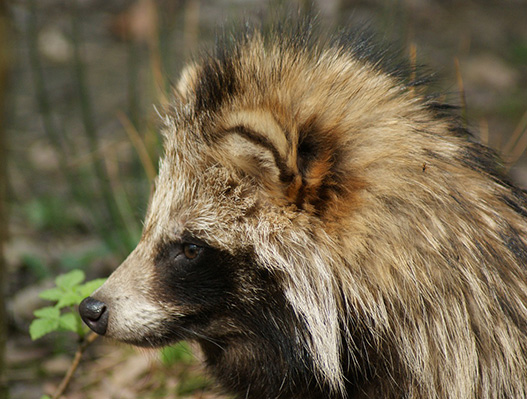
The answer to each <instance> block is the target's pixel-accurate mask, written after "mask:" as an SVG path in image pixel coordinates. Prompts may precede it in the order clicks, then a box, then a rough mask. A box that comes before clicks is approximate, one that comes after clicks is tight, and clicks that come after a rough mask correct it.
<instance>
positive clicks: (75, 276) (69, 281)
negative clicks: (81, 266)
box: [55, 269, 85, 290]
mask: <svg viewBox="0 0 527 399" xmlns="http://www.w3.org/2000/svg"><path fill="white" fill-rule="evenodd" d="M84 278H85V274H84V272H83V271H82V270H78V269H75V270H72V271H71V272H69V273H66V274H62V275H60V276H58V277H57V278H56V279H55V283H56V284H57V287H59V288H62V289H64V290H68V289H71V288H73V287H75V286H76V285H79V284H80V283H82V282H83V281H84Z"/></svg>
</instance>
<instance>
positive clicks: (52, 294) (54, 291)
mask: <svg viewBox="0 0 527 399" xmlns="http://www.w3.org/2000/svg"><path fill="white" fill-rule="evenodd" d="M62 295H64V291H63V290H61V289H60V288H50V289H49V290H45V291H42V292H41V293H40V294H38V296H39V297H40V298H42V299H46V300H48V301H55V302H56V301H58V300H59V299H60V298H62Z"/></svg>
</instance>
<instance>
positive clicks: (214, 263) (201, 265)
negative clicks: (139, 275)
mask: <svg viewBox="0 0 527 399" xmlns="http://www.w3.org/2000/svg"><path fill="white" fill-rule="evenodd" d="M154 263H155V265H154V266H155V267H154V269H155V275H156V277H155V287H154V292H155V293H156V295H158V296H160V297H161V298H162V299H163V300H165V301H167V302H171V303H174V304H176V305H178V304H179V305H188V306H195V305H199V308H200V309H202V308H203V306H205V307H207V308H208V307H211V308H213V307H216V306H218V305H220V304H221V303H224V302H225V301H226V299H227V298H228V297H229V296H230V294H231V293H232V291H233V286H234V282H233V280H234V278H233V275H234V267H235V265H236V263H237V262H236V258H235V257H234V256H233V255H231V254H229V253H227V252H225V251H222V250H219V249H216V248H213V247H211V246H210V245H207V244H206V243H204V242H203V241H201V240H198V239H194V238H192V237H188V236H183V237H182V239H181V240H178V241H173V242H167V243H164V244H162V245H160V246H158V248H157V253H156V257H155V260H154Z"/></svg>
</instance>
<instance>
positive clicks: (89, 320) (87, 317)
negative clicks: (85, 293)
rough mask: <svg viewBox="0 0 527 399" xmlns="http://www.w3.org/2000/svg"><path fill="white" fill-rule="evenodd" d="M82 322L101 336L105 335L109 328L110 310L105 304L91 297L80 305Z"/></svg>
mask: <svg viewBox="0 0 527 399" xmlns="http://www.w3.org/2000/svg"><path fill="white" fill-rule="evenodd" d="M79 313H80V315H81V318H82V320H83V321H84V322H85V323H86V324H87V325H88V327H90V328H91V329H92V330H93V331H95V332H96V333H97V334H99V335H104V334H105V333H106V329H107V328H108V317H109V313H110V312H109V310H108V306H106V304H105V303H104V302H101V301H99V300H97V299H95V298H92V297H91V296H89V297H88V298H85V299H84V300H83V301H82V302H81V303H80V305H79Z"/></svg>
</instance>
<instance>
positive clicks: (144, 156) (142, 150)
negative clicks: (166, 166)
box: [117, 112, 157, 183]
mask: <svg viewBox="0 0 527 399" xmlns="http://www.w3.org/2000/svg"><path fill="white" fill-rule="evenodd" d="M117 118H118V119H119V121H120V122H121V124H122V125H123V127H124V130H125V132H126V134H127V135H128V138H129V139H130V141H131V142H132V145H133V146H134V148H135V151H136V152H137V155H138V156H139V159H140V161H141V164H142V165H143V169H144V171H145V173H146V176H147V177H148V181H149V182H150V183H151V182H152V181H153V180H154V179H155V177H156V174H157V173H156V167H155V166H154V162H153V161H152V158H150V154H148V150H147V148H146V145H145V142H144V141H143V139H142V138H141V136H140V135H139V132H138V131H137V129H136V128H135V126H134V124H133V123H132V121H131V120H130V119H129V118H127V116H126V115H125V114H124V113H122V112H118V113H117Z"/></svg>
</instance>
